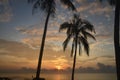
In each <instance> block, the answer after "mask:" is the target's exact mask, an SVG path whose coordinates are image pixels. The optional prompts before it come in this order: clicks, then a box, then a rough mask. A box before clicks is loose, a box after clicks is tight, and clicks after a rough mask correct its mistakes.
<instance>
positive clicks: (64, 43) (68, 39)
mask: <svg viewBox="0 0 120 80" xmlns="http://www.w3.org/2000/svg"><path fill="white" fill-rule="evenodd" d="M70 39H71V35H68V36H67V38H66V39H65V41H64V42H63V50H64V51H65V49H66V47H67V45H68V43H69V41H70Z"/></svg>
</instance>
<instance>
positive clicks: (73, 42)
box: [71, 39, 75, 57]
mask: <svg viewBox="0 0 120 80" xmlns="http://www.w3.org/2000/svg"><path fill="white" fill-rule="evenodd" d="M74 48H75V39H73V41H72V49H71V57H73V53H74Z"/></svg>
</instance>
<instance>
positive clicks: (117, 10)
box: [100, 0, 120, 80]
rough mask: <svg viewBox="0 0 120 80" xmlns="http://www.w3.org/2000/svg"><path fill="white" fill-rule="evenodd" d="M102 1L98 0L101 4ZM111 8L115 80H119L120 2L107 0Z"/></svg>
mask: <svg viewBox="0 0 120 80" xmlns="http://www.w3.org/2000/svg"><path fill="white" fill-rule="evenodd" d="M103 1H104V0H100V2H103ZM107 1H108V2H109V4H110V5H111V6H115V19H114V48H115V59H116V69H117V80H120V46H119V22H120V21H119V18H120V6H119V5H120V1H119V0H107Z"/></svg>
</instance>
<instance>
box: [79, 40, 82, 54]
mask: <svg viewBox="0 0 120 80" xmlns="http://www.w3.org/2000/svg"><path fill="white" fill-rule="evenodd" d="M78 43H79V44H78V45H79V55H80V54H81V50H82V49H81V43H80V41H79V42H78Z"/></svg>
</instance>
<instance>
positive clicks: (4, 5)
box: [0, 0, 13, 22]
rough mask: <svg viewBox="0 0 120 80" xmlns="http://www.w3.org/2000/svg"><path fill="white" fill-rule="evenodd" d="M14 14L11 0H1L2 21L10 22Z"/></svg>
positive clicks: (0, 14) (0, 13) (0, 18)
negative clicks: (10, 3)
mask: <svg viewBox="0 0 120 80" xmlns="http://www.w3.org/2000/svg"><path fill="white" fill-rule="evenodd" d="M12 16H13V14H12V10H11V7H10V5H9V0H0V22H8V21H10V20H11V18H12Z"/></svg>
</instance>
